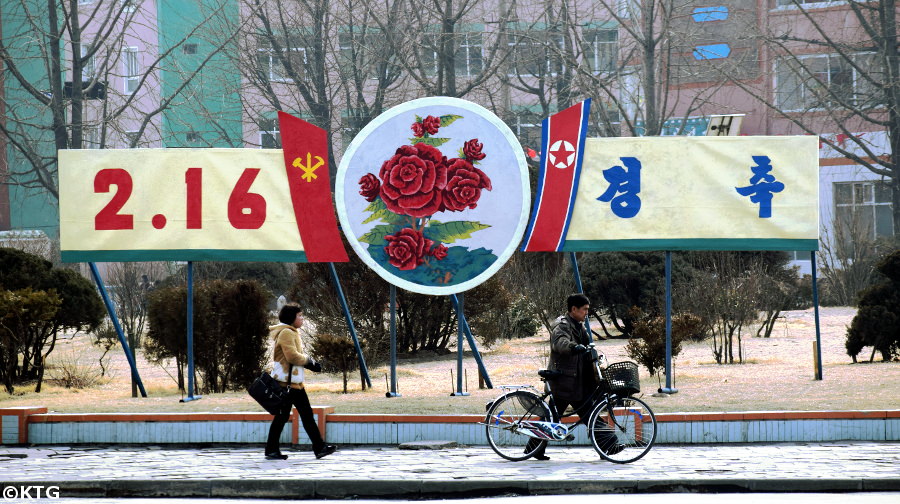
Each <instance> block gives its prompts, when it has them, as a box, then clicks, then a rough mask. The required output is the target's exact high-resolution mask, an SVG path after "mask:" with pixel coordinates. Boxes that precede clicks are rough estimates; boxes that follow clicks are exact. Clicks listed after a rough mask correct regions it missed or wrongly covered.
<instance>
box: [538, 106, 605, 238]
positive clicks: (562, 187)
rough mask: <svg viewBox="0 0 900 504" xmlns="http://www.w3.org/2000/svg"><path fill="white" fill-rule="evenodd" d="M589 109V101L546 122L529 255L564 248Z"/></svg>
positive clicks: (553, 116)
mask: <svg viewBox="0 0 900 504" xmlns="http://www.w3.org/2000/svg"><path fill="white" fill-rule="evenodd" d="M589 106H590V100H586V101H584V102H582V103H579V104H578V105H573V106H571V107H569V108H567V109H565V110H563V111H561V112H558V113H556V114H554V115H552V116H550V117H548V118H547V119H546V120H545V121H544V128H543V129H544V131H543V134H544V139H543V144H544V145H543V147H542V149H541V174H540V177H539V187H538V194H537V197H536V199H535V204H534V209H533V214H532V221H531V223H530V224H529V229H528V232H527V234H526V238H525V245H524V246H523V247H522V250H524V251H526V252H545V251H558V250H560V249H561V248H562V245H563V242H564V240H565V232H566V229H567V227H568V223H569V219H570V216H571V211H572V206H573V204H574V201H575V191H576V189H577V186H578V175H579V172H580V170H579V168H580V166H581V152H582V145H581V144H582V140H583V138H584V133H585V131H584V127H585V126H586V120H585V119H586V116H587V113H588V111H589Z"/></svg>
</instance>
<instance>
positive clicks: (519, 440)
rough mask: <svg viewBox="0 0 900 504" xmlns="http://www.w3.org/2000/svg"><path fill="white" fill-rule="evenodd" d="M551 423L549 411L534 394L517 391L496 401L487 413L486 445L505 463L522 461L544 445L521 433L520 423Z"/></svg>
mask: <svg viewBox="0 0 900 504" xmlns="http://www.w3.org/2000/svg"><path fill="white" fill-rule="evenodd" d="M551 419H552V416H551V414H550V408H549V407H547V404H546V403H544V401H541V398H540V397H539V396H538V395H537V394H533V393H531V392H526V391H524V390H517V391H515V392H510V393H509V394H506V395H504V396H501V397H499V398H498V399H497V400H496V401H494V404H492V405H491V407H490V408H489V409H488V413H487V416H486V417H485V420H484V423H485V424H486V427H485V429H486V430H487V439H488V444H490V445H491V448H492V449H493V450H494V452H496V453H497V455H500V456H501V457H503V458H505V459H507V460H525V459H527V458H529V457H531V456H532V455H534V453H535V452H537V451H538V449H539V448H541V447H543V446H545V445H546V444H547V441H543V440H539V439H536V438H533V437H531V436H529V435H527V434H524V433H523V432H522V431H521V430H520V427H521V423H522V422H523V421H529V420H531V421H545V422H549V421H550V420H551Z"/></svg>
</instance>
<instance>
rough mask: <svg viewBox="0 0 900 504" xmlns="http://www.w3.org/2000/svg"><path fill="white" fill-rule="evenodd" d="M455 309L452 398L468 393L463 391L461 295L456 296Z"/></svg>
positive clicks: (463, 323) (463, 317)
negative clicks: (453, 388)
mask: <svg viewBox="0 0 900 504" xmlns="http://www.w3.org/2000/svg"><path fill="white" fill-rule="evenodd" d="M453 307H454V308H456V392H454V393H452V394H450V395H453V396H467V395H469V393H468V392H465V391H463V332H465V331H464V330H463V327H465V322H464V319H465V316H464V315H463V297H462V294H459V295H458V296H457V301H456V302H455V303H453Z"/></svg>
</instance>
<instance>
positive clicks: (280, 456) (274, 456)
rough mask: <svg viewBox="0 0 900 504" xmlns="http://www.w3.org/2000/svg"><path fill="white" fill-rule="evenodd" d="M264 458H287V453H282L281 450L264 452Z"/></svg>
mask: <svg viewBox="0 0 900 504" xmlns="http://www.w3.org/2000/svg"><path fill="white" fill-rule="evenodd" d="M266 460H287V455H283V454H282V453H281V452H275V453H266Z"/></svg>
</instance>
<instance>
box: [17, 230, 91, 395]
mask: <svg viewBox="0 0 900 504" xmlns="http://www.w3.org/2000/svg"><path fill="white" fill-rule="evenodd" d="M0 288H3V289H8V290H10V291H15V290H20V289H26V288H30V289H33V290H35V291H44V292H50V291H51V290H54V291H55V292H56V295H58V296H59V300H60V305H59V309H58V310H57V311H56V312H55V313H54V315H53V316H52V317H50V318H47V319H41V320H40V321H38V322H35V323H32V324H27V325H23V326H21V332H20V333H18V334H16V336H15V340H16V342H17V343H16V345H17V346H16V348H14V349H9V350H8V351H10V352H16V353H18V354H19V356H20V359H19V363H17V365H16V366H15V369H14V370H13V371H12V377H11V382H10V384H9V386H11V384H12V383H15V382H23V381H27V380H35V381H36V382H37V383H36V385H35V392H40V391H41V383H42V381H43V377H44V362H45V361H46V359H47V356H48V355H49V354H50V352H52V351H53V349H54V348H55V346H56V338H57V334H59V333H60V332H62V331H65V330H75V331H91V330H93V329H94V328H95V327H97V326H98V325H99V324H100V322H102V321H103V318H104V313H105V310H104V307H103V302H102V301H101V300H100V296H99V294H98V293H97V289H96V287H94V285H93V284H92V283H91V282H90V281H89V280H88V279H86V278H84V277H82V276H81V275H79V274H78V273H76V272H75V271H72V270H69V269H59V268H54V267H53V265H52V264H51V263H50V262H49V261H46V260H44V259H41V258H40V257H38V256H35V255H32V254H28V253H26V252H22V251H20V250H16V249H10V248H0Z"/></svg>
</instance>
